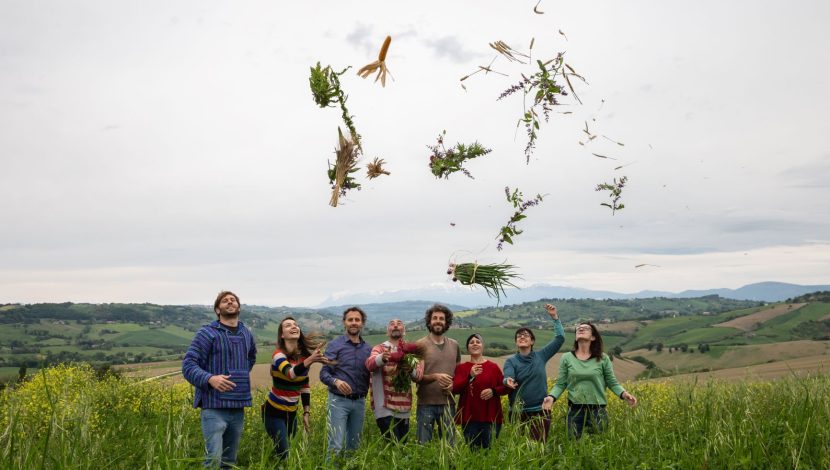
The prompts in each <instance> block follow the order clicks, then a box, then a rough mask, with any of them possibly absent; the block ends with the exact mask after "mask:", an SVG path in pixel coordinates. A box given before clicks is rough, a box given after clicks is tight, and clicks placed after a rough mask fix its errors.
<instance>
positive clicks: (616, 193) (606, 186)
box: [594, 176, 628, 215]
mask: <svg viewBox="0 0 830 470" xmlns="http://www.w3.org/2000/svg"><path fill="white" fill-rule="evenodd" d="M627 181H628V177H627V176H623V177H621V178H620V179H619V180H618V179H617V178H614V181H613V182H612V183H600V184H598V185H597V187H596V188H595V189H594V190H595V191H608V197H610V198H611V203H610V204H609V203H607V202H601V203H600V205H601V206H605V207H607V208H609V209H611V215H614V213H616V212H617V211H619V210H622V209H624V208H625V204H622V203H621V202H620V199H621V198H622V190H623V188H624V187H625V183H626V182H627Z"/></svg>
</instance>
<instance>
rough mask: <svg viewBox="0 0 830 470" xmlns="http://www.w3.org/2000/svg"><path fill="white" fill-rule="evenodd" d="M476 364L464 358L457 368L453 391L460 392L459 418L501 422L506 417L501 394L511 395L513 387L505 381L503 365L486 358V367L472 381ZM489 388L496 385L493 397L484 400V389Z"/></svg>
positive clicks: (459, 420)
mask: <svg viewBox="0 0 830 470" xmlns="http://www.w3.org/2000/svg"><path fill="white" fill-rule="evenodd" d="M473 365H474V364H473V363H472V362H462V363H461V364H458V366H456V368H455V376H454V378H453V384H452V392H453V393H455V394H457V395H459V401H458V412H457V413H456V414H455V422H456V423H458V424H466V423H468V422H470V421H479V422H484V423H498V424H501V423H502V422H503V421H504V417H503V414H502V410H501V399H499V397H500V396H502V395H507V392H509V391H510V390H509V389H508V388H507V387H505V386H504V384H502V380H503V378H504V376H503V375H502V373H501V369H500V368H499V366H498V365H497V364H496V363H495V362H492V361H484V362H483V363H482V364H481V365H482V368H483V370H482V371H481V373H480V374H478V375H477V376H476V377H475V378H474V379H473V380H472V381H471V380H470V369H472V368H473ZM488 388H492V389H493V397H492V398H490V399H489V400H482V399H481V392H482V391H484V390H486V389H488Z"/></svg>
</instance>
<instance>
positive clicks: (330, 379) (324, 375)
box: [320, 340, 340, 388]
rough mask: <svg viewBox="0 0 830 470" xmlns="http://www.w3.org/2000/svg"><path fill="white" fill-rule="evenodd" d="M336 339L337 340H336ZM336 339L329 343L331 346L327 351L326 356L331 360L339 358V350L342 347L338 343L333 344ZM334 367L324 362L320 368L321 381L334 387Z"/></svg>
mask: <svg viewBox="0 0 830 470" xmlns="http://www.w3.org/2000/svg"><path fill="white" fill-rule="evenodd" d="M335 341H336V340H335ZM332 343H334V341H332V342H331V343H329V346H328V347H327V348H326V353H325V354H324V356H325V357H326V359H329V360H333V361H334V360H337V352H338V351H339V350H340V348H339V347H338V346H337V345H336V344H332ZM333 373H334V367H332V366H330V365H329V364H323V367H322V368H320V382H323V383H324V384H325V385H326V386H328V387H332V388H333V387H334V380H335V379H334V376H333V375H332V374H333Z"/></svg>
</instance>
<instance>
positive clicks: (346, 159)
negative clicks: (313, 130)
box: [328, 127, 360, 207]
mask: <svg viewBox="0 0 830 470" xmlns="http://www.w3.org/2000/svg"><path fill="white" fill-rule="evenodd" d="M337 140H338V144H339V147H338V148H337V149H335V154H336V155H337V157H336V159H335V162H334V165H332V164H331V163H329V170H328V176H329V184H331V200H329V204H330V205H331V206H332V207H337V202H338V200H339V199H340V196H345V195H346V191H348V190H349V189H357V190H360V183H358V182H356V181H355V180H354V178H353V177H352V174H353V173H355V172H357V171H358V169H359V168H358V167H357V160H358V158H359V157H360V151H359V150H358V148H357V145H355V143H354V142H353V141H351V140H349V138H348V137H346V136H344V135H343V131H341V130H340V128H339V127H338V128H337Z"/></svg>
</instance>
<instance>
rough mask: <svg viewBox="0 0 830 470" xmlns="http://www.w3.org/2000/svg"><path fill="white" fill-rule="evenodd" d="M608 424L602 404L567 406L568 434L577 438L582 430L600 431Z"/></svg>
mask: <svg viewBox="0 0 830 470" xmlns="http://www.w3.org/2000/svg"><path fill="white" fill-rule="evenodd" d="M607 426H608V413H606V412H605V407H604V406H599V405H577V404H571V405H570V406H569V407H568V436H570V437H572V438H575V439H579V438H580V437H582V433H583V432H588V433H591V434H594V433H601V432H602V431H604V430H605V428H606V427H607Z"/></svg>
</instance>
